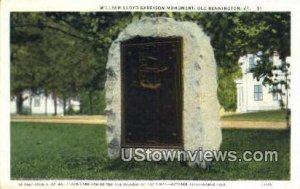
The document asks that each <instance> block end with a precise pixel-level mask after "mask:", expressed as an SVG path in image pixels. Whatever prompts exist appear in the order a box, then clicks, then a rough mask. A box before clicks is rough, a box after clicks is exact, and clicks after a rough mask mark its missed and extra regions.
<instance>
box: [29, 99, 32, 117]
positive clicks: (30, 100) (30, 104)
mask: <svg viewBox="0 0 300 189" xmlns="http://www.w3.org/2000/svg"><path fill="white" fill-rule="evenodd" d="M29 106H30V109H29V111H30V115H32V94H31V95H30V99H29Z"/></svg>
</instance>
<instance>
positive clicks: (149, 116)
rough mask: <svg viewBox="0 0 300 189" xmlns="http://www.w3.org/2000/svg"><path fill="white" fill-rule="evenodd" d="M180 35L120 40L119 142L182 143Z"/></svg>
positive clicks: (127, 144) (130, 144) (175, 145)
mask: <svg viewBox="0 0 300 189" xmlns="http://www.w3.org/2000/svg"><path fill="white" fill-rule="evenodd" d="M181 63H182V38H180V37H171V38H160V37H159V38H152V37H136V38H134V39H130V40H127V41H124V42H122V43H121V68H122V146H123V147H162V148H166V147H172V148H181V147H182V87H181Z"/></svg>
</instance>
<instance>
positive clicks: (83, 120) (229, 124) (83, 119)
mask: <svg viewBox="0 0 300 189" xmlns="http://www.w3.org/2000/svg"><path fill="white" fill-rule="evenodd" d="M11 121H12V122H40V123H72V124H106V117H105V116H57V117H52V116H12V118H11ZM221 126H222V128H243V129H249V128H255V129H286V128H287V127H286V123H285V122H261V121H259V122H252V121H221Z"/></svg>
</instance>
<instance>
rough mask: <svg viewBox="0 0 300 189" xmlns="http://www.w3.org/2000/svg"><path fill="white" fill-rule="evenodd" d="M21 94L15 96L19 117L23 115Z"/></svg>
mask: <svg viewBox="0 0 300 189" xmlns="http://www.w3.org/2000/svg"><path fill="white" fill-rule="evenodd" d="M23 101H24V99H23V94H22V92H19V93H18V94H17V99H16V103H17V114H18V115H21V114H23Z"/></svg>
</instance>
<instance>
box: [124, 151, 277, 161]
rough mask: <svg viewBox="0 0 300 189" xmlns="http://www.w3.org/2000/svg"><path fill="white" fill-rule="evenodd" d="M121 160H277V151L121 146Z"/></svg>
mask: <svg viewBox="0 0 300 189" xmlns="http://www.w3.org/2000/svg"><path fill="white" fill-rule="evenodd" d="M121 156H122V160H123V161H212V160H214V161H230V162H235V161H245V162H248V161H257V162H259V161H260V162H261V161H265V162H276V161H278V153H277V151H250V150H245V151H243V152H237V151H233V150H231V151H220V150H219V151H216V150H205V151H204V150H202V148H199V149H198V150H193V151H191V150H168V149H163V150H162V149H149V148H126V149H125V148H122V152H121Z"/></svg>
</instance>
